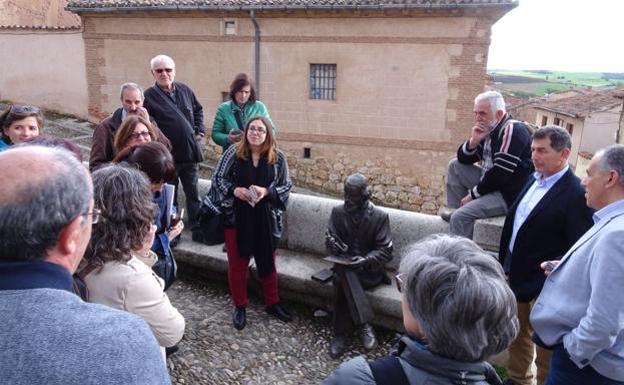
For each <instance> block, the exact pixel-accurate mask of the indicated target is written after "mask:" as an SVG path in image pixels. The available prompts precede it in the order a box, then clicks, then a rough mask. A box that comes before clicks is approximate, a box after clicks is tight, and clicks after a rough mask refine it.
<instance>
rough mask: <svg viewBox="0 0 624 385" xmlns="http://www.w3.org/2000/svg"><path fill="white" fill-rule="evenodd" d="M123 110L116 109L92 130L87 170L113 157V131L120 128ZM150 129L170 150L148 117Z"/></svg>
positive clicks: (167, 140) (92, 169)
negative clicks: (150, 124)
mask: <svg viewBox="0 0 624 385" xmlns="http://www.w3.org/2000/svg"><path fill="white" fill-rule="evenodd" d="M122 111H123V108H118V109H116V110H115V112H113V113H112V114H111V115H110V116H109V117H107V118H106V119H104V120H102V121H101V122H100V124H98V125H97V126H95V129H94V130H93V141H92V142H91V155H90V157H89V170H90V171H95V170H97V169H98V168H100V167H101V166H103V165H104V164H106V163H108V162H110V161H112V160H113V158H114V157H115V146H114V145H113V142H114V139H115V131H117V129H118V128H119V126H121V114H122ZM150 122H151V123H152V128H153V129H154V132H155V133H156V137H157V140H158V141H159V142H160V143H162V144H164V145H165V147H167V149H168V150H171V142H169V139H167V137H166V136H165V134H163V133H162V131H160V129H159V128H158V125H157V124H156V122H155V121H154V118H152V117H151V116H150Z"/></svg>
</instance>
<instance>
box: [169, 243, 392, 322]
mask: <svg viewBox="0 0 624 385" xmlns="http://www.w3.org/2000/svg"><path fill="white" fill-rule="evenodd" d="M174 253H175V257H176V260H177V261H178V262H180V263H182V264H186V265H189V266H191V267H193V268H196V269H201V270H204V271H207V272H208V273H209V275H210V276H211V277H217V278H220V279H221V280H223V281H225V280H227V256H226V254H225V253H224V252H223V251H222V245H215V246H208V245H203V244H200V243H195V242H192V241H191V237H190V233H188V232H185V233H184V234H182V242H180V244H179V245H178V247H176V249H175V250H174ZM277 255H278V257H277V271H278V274H279V288H280V296H281V297H282V298H284V299H289V300H292V301H296V302H300V303H304V304H307V305H312V306H316V307H319V308H322V309H325V310H328V311H332V310H333V309H332V298H333V289H332V285H331V283H329V282H328V283H325V284H323V283H320V282H317V281H314V280H312V279H311V277H312V274H314V273H316V272H317V271H319V270H322V269H326V268H330V267H331V264H330V263H328V262H326V261H324V260H323V259H321V257H320V256H318V255H314V254H310V253H302V252H293V251H291V250H286V249H278V251H277ZM250 265H251V267H250V269H251V272H252V274H250V275H251V277H252V278H251V280H252V282H251V283H252V285H253V282H254V281H255V279H254V278H253V277H255V276H256V274H257V273H256V268H255V265H254V263H253V260H252V262H251V264H250ZM252 285H250V286H252ZM366 295H367V296H368V299H369V301H370V303H371V306H372V307H373V310H374V312H375V315H376V318H375V320H374V323H375V324H377V325H381V326H383V327H385V328H390V329H393V330H402V328H403V319H402V316H401V297H400V294H399V292H398V291H397V290H396V288H395V286H394V285H380V286H378V287H376V288H374V289H373V290H367V291H366Z"/></svg>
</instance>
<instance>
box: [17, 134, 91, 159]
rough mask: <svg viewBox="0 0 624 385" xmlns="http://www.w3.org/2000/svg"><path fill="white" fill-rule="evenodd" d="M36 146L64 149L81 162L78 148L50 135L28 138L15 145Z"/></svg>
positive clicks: (71, 143) (72, 143) (68, 141)
mask: <svg viewBox="0 0 624 385" xmlns="http://www.w3.org/2000/svg"><path fill="white" fill-rule="evenodd" d="M32 145H38V146H43V147H52V148H64V149H66V150H67V151H69V152H71V153H72V155H74V157H75V158H76V159H77V160H78V161H79V162H82V151H80V147H78V145H77V144H76V143H74V142H72V141H70V140H67V139H65V138H58V137H56V136H50V135H39V136H34V137H32V138H28V139H26V140H24V141H23V142H20V143H18V144H17V146H20V147H23V146H32Z"/></svg>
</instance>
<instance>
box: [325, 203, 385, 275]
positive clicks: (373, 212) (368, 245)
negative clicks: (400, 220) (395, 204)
mask: <svg viewBox="0 0 624 385" xmlns="http://www.w3.org/2000/svg"><path fill="white" fill-rule="evenodd" d="M329 232H330V233H331V234H334V235H336V236H338V238H340V240H341V241H343V242H344V243H345V244H346V245H347V246H348V249H347V252H346V254H347V255H350V256H362V257H364V258H366V259H369V258H373V259H375V260H376V263H374V264H371V265H370V268H368V269H367V270H369V271H375V272H378V273H383V272H384V265H385V264H386V263H387V262H389V261H390V260H391V259H392V247H393V246H392V236H391V234H390V220H389V218H388V214H387V213H386V212H385V211H383V210H380V209H378V208H377V207H375V205H374V204H372V203H370V202H369V203H368V207H366V211H365V213H364V215H363V216H362V219H361V220H360V223H359V224H358V225H356V224H354V223H353V221H352V220H351V216H350V215H348V214H347V213H346V211H345V208H344V204H342V205H339V206H336V207H334V208H333V209H332V212H331V216H330V218H329Z"/></svg>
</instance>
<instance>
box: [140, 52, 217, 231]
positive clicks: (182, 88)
mask: <svg viewBox="0 0 624 385" xmlns="http://www.w3.org/2000/svg"><path fill="white" fill-rule="evenodd" d="M150 66H151V72H152V76H154V79H155V80H156V83H155V84H154V85H153V86H151V87H149V88H148V89H147V90H145V108H147V111H149V113H150V115H151V116H153V117H154V119H155V120H156V122H157V123H158V126H159V127H160V129H161V130H162V131H163V132H164V133H165V135H166V136H167V138H169V140H170V141H171V146H172V150H171V155H173V160H174V162H175V167H176V172H177V174H178V179H179V181H180V182H181V183H182V188H183V189H184V195H185V196H186V208H187V210H188V213H189V222H190V225H191V228H193V227H194V226H195V225H196V224H197V215H198V213H199V193H198V191H197V179H198V171H199V162H201V161H202V160H203V154H202V146H201V141H202V139H203V137H204V135H205V132H206V128H205V127H204V110H203V108H202V105H201V104H200V103H199V101H198V100H197V98H196V97H195V93H194V92H193V90H191V88H190V87H188V86H187V85H186V84H183V83H180V82H178V81H174V79H175V75H176V71H175V63H174V61H173V59H172V58H170V57H169V56H166V55H158V56H156V57H154V58H153V59H152V60H151V61H150ZM175 186H176V198H177V191H178V189H177V186H178V181H177V180H176V182H175ZM176 202H177V199H176Z"/></svg>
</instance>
